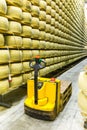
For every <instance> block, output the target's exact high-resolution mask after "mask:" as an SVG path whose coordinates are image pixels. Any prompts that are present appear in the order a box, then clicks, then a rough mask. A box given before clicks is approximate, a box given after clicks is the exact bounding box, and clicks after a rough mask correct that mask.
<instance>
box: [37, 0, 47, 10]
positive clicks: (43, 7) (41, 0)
mask: <svg viewBox="0 0 87 130" xmlns="http://www.w3.org/2000/svg"><path fill="white" fill-rule="evenodd" d="M39 7H40V10H43V11H46V7H47V5H46V2H45V1H44V0H40V3H39Z"/></svg>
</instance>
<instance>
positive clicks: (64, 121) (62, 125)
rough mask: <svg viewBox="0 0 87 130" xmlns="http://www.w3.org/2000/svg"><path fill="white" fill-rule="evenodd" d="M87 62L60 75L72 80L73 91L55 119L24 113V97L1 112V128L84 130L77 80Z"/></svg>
mask: <svg viewBox="0 0 87 130" xmlns="http://www.w3.org/2000/svg"><path fill="white" fill-rule="evenodd" d="M86 64H87V59H85V60H83V61H82V62H80V63H79V64H77V65H76V66H74V67H73V68H71V69H70V70H68V71H67V72H65V73H63V74H62V75H61V76H60V77H59V79H64V80H70V81H72V86H73V93H72V97H71V99H70V100H69V102H68V104H67V105H66V107H65V109H64V110H63V112H61V113H60V114H59V116H58V117H57V118H56V120H55V121H52V122H49V121H42V120H37V119H34V118H31V117H29V116H27V115H25V114H23V113H24V110H23V101H24V99H23V100H22V101H20V103H19V104H18V105H17V104H15V106H13V107H12V108H11V109H9V110H7V112H5V113H4V116H3V114H2V113H1V112H0V126H1V128H0V130H17V129H18V130H35V129H36V130H84V128H83V118H82V116H81V114H80V111H79V108H78V104H77V94H78V83H77V81H78V75H79V72H80V71H81V70H82V69H83V67H84V66H85V65H86ZM8 111H9V112H8Z"/></svg>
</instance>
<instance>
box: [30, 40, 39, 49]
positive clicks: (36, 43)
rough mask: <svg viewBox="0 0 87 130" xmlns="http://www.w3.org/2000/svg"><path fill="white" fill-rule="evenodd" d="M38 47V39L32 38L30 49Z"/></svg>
mask: <svg viewBox="0 0 87 130" xmlns="http://www.w3.org/2000/svg"><path fill="white" fill-rule="evenodd" d="M38 47H39V41H38V40H32V45H31V48H32V49H38Z"/></svg>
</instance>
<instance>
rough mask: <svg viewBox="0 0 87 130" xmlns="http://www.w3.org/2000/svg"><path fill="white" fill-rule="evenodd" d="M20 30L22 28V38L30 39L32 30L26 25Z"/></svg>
mask: <svg viewBox="0 0 87 130" xmlns="http://www.w3.org/2000/svg"><path fill="white" fill-rule="evenodd" d="M22 28H23V32H22V36H23V37H29V38H30V37H31V36H32V28H31V27H30V26H26V25H23V26H22Z"/></svg>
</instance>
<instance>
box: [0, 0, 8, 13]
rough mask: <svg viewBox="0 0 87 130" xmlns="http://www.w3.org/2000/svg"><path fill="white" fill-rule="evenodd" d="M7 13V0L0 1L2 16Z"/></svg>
mask: <svg viewBox="0 0 87 130" xmlns="http://www.w3.org/2000/svg"><path fill="white" fill-rule="evenodd" d="M6 13H7V4H6V1H5V0H0V14H3V15H5V14H6Z"/></svg>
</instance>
